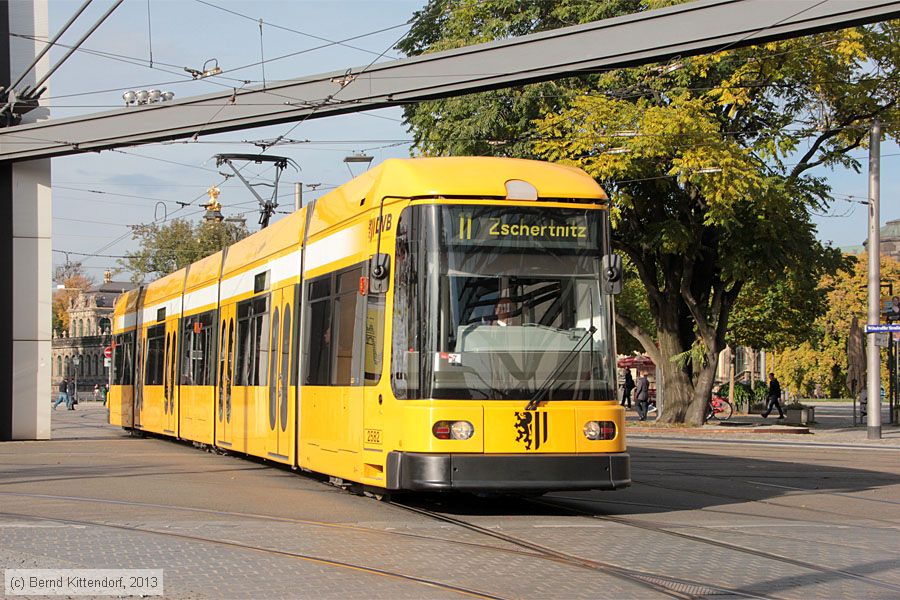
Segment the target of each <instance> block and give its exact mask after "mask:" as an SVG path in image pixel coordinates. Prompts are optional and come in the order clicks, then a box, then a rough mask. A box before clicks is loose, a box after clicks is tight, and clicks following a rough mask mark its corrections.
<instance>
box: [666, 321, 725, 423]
mask: <svg viewBox="0 0 900 600" xmlns="http://www.w3.org/2000/svg"><path fill="white" fill-rule="evenodd" d="M677 310H678V308H677V306H670V307H667V308H665V309H664V310H663V313H662V314H660V315H659V325H658V328H657V335H658V339H659V350H657V352H658V353H659V356H660V360H659V361H658V362H657V363H656V371H657V379H659V378H660V377H662V378H663V380H664V381H665V385H666V398H665V402H664V404H663V407H662V414H661V415H660V417H659V421H660V422H662V423H685V424H687V425H693V426H699V425H702V424H703V418H704V417H705V413H706V404H707V402H708V401H709V398H710V394H711V393H712V387H713V382H714V381H715V375H716V366H717V365H718V352H717V351H716V352H707V353H706V365H705V366H703V367H702V368H700V369H699V371H695V368H696V366H695V365H692V364H687V365H685V366H684V367H682V366H679V365H677V364H675V363H674V362H672V360H671V359H672V357H673V356H677V355H679V354H682V353H684V352H686V351H688V350H690V348H691V344H690V343H687V344H685V342H684V341H683V340H682V336H681V335H680V333H679V331H678V328H677V327H675V326H673V323H674V322H676V321H677Z"/></svg>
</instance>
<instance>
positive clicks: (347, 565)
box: [0, 511, 512, 600]
mask: <svg viewBox="0 0 900 600" xmlns="http://www.w3.org/2000/svg"><path fill="white" fill-rule="evenodd" d="M0 516H2V517H11V518H19V519H34V520H38V521H45V522H53V523H65V524H67V525H78V526H85V527H104V528H108V529H116V530H119V531H128V532H135V533H145V534H150V535H157V536H163V537H169V538H176V539H180V540H185V541H190V542H200V543H206V544H213V545H217V546H224V547H228V548H233V549H238V550H246V551H251V552H258V553H262V554H267V555H271V556H280V557H283V558H284V557H287V558H294V559H298V560H302V561H307V562H311V563H316V564H319V565H324V566H330V567H335V568H340V569H347V570H352V571H358V572H362V573H368V574H370V575H377V576H381V577H388V578H391V579H397V580H401V581H405V582H408V583H413V584H417V585H422V586H427V587H431V588H437V589H440V590H444V591H450V592H455V593H458V594H460V595H464V596H467V597H470V598H481V599H484V600H512V599H511V598H508V597H505V596H497V595H496V594H492V593H489V592H484V591H480V590H475V589H471V588H467V587H463V586H458V585H453V584H450V583H444V582H442V581H437V580H433V579H427V578H424V577H417V576H415V575H408V574H406V573H400V572H397V571H390V570H387V569H380V568H376V567H369V566H366V565H362V564H356V563H351V562H346V561H339V560H334V559H329V558H323V557H319V556H313V555H310V554H303V553H300V552H292V551H289V550H279V549H277V548H267V547H265V546H256V545H252V544H244V543H241V542H237V541H234V540H219V539H215V538H209V537H205V536H199V535H193V534H187V533H179V532H174V531H160V530H158V529H151V528H147V527H138V526H135V525H122V524H115V523H101V522H97V521H88V520H83V519H70V518H64V517H45V516H41V515H33V514H26V513H13V512H6V511H3V512H0Z"/></svg>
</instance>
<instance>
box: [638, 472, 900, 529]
mask: <svg viewBox="0 0 900 600" xmlns="http://www.w3.org/2000/svg"><path fill="white" fill-rule="evenodd" d="M666 473H674V474H679V475H685V476H692V477H705V478H707V479H715V477H712V476H710V475H702V474H699V473H687V472H684V471H667V472H666ZM634 483H635V484H639V485H643V486H647V487H655V488H659V489H663V490H669V491H672V492H682V493H686V494H700V495H702V496H712V497H714V498H721V499H723V500H737V501H739V502H757V503H759V504H765V505H767V506H772V507H775V508H779V509H785V508H787V509H790V510H801V511H806V512H812V513H818V514H824V515H831V516H837V517H842V518H847V516H848V515H847V513H842V512H838V511H834V510H826V509H823V508H811V507H809V506H794V505H792V504H784V503H782V502H773V501H772V500H765V499H756V498H748V497H746V496H738V495H735V494H723V493H721V492H712V491H709V490H703V491H698V490H687V489H684V488H679V487H672V486H666V485H662V484H659V483H650V482H648V481H637V480H635V481H634ZM827 493H828V492H822V494H827ZM860 518H861V519H865V520H866V521H874V522H878V523H884V524H886V525H888V526H889V527H881V529H892V530H895V529H896V528H897V527H898V526H900V523H898V522H897V521H891V520H890V519H879V518H878V517H860Z"/></svg>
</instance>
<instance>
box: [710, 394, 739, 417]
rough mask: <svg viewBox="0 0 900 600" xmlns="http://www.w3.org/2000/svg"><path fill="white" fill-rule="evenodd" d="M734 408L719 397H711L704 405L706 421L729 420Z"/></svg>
mask: <svg viewBox="0 0 900 600" xmlns="http://www.w3.org/2000/svg"><path fill="white" fill-rule="evenodd" d="M733 412H734V407H733V406H731V402H729V401H728V400H726V399H725V398H720V397H719V396H712V397H711V398H710V399H709V402H707V403H706V420H707V421H709V420H710V419H715V420H716V421H727V420H728V419H730V418H731V415H732V413H733Z"/></svg>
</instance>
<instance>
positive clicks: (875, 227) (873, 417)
mask: <svg viewBox="0 0 900 600" xmlns="http://www.w3.org/2000/svg"><path fill="white" fill-rule="evenodd" d="M880 162H881V122H880V121H879V120H878V119H877V118H876V119H875V120H874V121H873V122H872V131H871V132H870V134H869V241H868V250H869V324H876V323H879V322H880V320H881V231H880V230H879V221H880V218H881V215H880V212H881V211H880V202H881V200H880V190H879V175H880V173H879V170H880ZM866 337H867V340H866V342H867V343H866V349H867V352H866V374H867V381H866V390H867V391H866V393H867V394H868V397H869V398H868V407H867V411H868V413H869V415H868V419H867V425H868V427H867V428H866V430H867V433H868V436H867V437H868V439H870V440H879V439H881V352H880V348H879V347H878V346H876V345H875V335H873V334H869V335H868V336H866Z"/></svg>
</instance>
